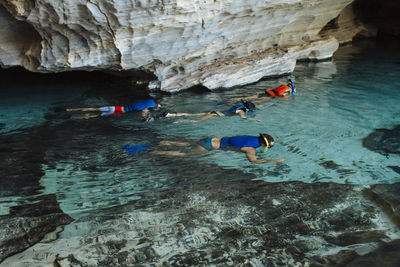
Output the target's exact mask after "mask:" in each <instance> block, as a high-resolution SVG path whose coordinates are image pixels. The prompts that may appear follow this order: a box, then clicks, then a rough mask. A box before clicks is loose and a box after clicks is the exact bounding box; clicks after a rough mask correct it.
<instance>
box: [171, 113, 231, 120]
mask: <svg viewBox="0 0 400 267" xmlns="http://www.w3.org/2000/svg"><path fill="white" fill-rule="evenodd" d="M223 116H225V115H224V114H223V113H221V112H219V111H216V112H215V113H211V112H207V113H206V115H205V116H203V117H201V118H200V119H198V120H178V121H176V122H174V123H180V122H202V121H206V120H208V119H211V118H216V117H223Z"/></svg>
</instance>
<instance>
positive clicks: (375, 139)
mask: <svg viewBox="0 0 400 267" xmlns="http://www.w3.org/2000/svg"><path fill="white" fill-rule="evenodd" d="M362 144H363V146H364V147H366V148H368V149H370V150H373V151H376V152H379V153H394V154H399V153H400V125H399V126H396V127H395V128H393V129H391V130H389V129H377V130H375V131H374V132H372V133H371V134H369V135H368V136H367V137H365V138H364V139H363V142H362Z"/></svg>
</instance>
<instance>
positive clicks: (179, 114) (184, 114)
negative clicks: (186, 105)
mask: <svg viewBox="0 0 400 267" xmlns="http://www.w3.org/2000/svg"><path fill="white" fill-rule="evenodd" d="M206 114H208V112H201V113H184V112H181V113H168V115H167V116H166V117H183V116H204V115H206Z"/></svg>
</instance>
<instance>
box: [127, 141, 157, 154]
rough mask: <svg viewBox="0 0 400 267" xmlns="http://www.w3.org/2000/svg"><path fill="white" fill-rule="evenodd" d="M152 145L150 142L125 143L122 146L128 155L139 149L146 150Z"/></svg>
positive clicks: (139, 150)
mask: <svg viewBox="0 0 400 267" xmlns="http://www.w3.org/2000/svg"><path fill="white" fill-rule="evenodd" d="M151 146H152V144H151V143H148V144H140V145H126V146H123V149H124V150H125V151H126V152H129V153H128V155H133V154H136V153H138V152H141V151H146V150H148V149H149V148H150V147H151Z"/></svg>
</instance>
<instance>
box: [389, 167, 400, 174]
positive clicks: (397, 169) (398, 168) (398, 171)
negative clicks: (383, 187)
mask: <svg viewBox="0 0 400 267" xmlns="http://www.w3.org/2000/svg"><path fill="white" fill-rule="evenodd" d="M388 168H391V169H392V170H394V171H395V172H397V173H398V174H400V167H399V166H388Z"/></svg>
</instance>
